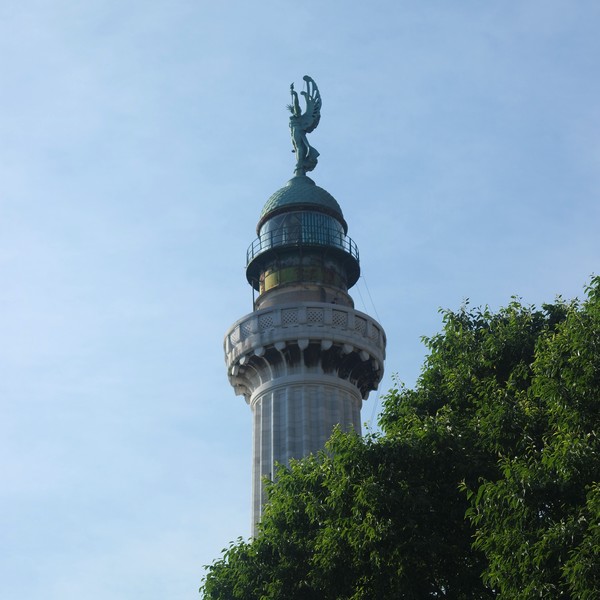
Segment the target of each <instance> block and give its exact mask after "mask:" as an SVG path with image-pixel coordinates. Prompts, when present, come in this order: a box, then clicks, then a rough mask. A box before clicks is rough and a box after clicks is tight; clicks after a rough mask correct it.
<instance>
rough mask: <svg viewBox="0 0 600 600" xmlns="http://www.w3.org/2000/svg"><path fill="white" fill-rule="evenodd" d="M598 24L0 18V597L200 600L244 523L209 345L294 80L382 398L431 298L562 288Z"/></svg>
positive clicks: (590, 5) (103, 10) (594, 105)
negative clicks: (352, 259) (312, 117)
mask: <svg viewBox="0 0 600 600" xmlns="http://www.w3.org/2000/svg"><path fill="white" fill-rule="evenodd" d="M599 28H600V5H598V3H597V2H595V1H577V0H575V1H572V0H570V1H554V0H539V1H533V0H524V1H519V2H517V1H510V0H509V1H502V2H500V1H496V2H494V1H492V2H476V1H462V0H458V1H456V2H434V1H425V2H424V1H419V2H417V1H414V0H413V1H401V0H394V1H392V0H373V1H371V2H369V3H366V2H364V3H357V2H347V1H345V2H342V1H341V0H338V1H331V2H315V1H313V0H307V1H305V2H298V3H289V2H281V1H275V0H270V1H266V2H258V3H249V2H241V1H239V0H236V1H230V2H227V1H224V2H221V3H215V2H207V1H203V0H196V1H195V2H192V1H187V2H184V1H181V0H172V1H170V2H166V1H156V0H148V1H146V2H116V1H112V0H103V1H102V2H100V1H98V0H88V1H86V2H74V1H65V0H56V1H54V2H44V1H41V0H40V1H37V2H36V1H32V0H22V1H20V2H14V1H12V0H7V1H5V2H4V3H2V5H0V82H1V83H0V341H1V343H0V411H1V412H0V469H1V470H0V472H1V473H2V486H1V487H0V548H1V550H0V552H1V555H0V597H2V598H3V599H6V600H23V599H27V600H37V599H41V598H44V600H71V599H76V598H77V599H78V598H82V597H85V598H88V599H90V600H96V599H98V600H100V599H102V600H106V599H107V598H110V599H111V600H125V599H131V598H145V599H146V600H162V599H164V598H169V600H183V599H185V598H196V597H198V594H197V588H198V585H199V583H200V580H201V577H202V573H203V569H202V566H203V565H204V564H207V563H210V562H211V561H212V560H213V559H214V558H216V557H218V556H219V554H220V552H221V549H222V548H224V547H225V546H226V545H227V544H228V542H229V541H230V540H233V539H235V538H237V537H238V536H243V537H246V536H248V535H249V531H250V523H249V520H250V443H251V418H250V417H251V415H250V410H249V408H248V407H247V406H246V405H245V403H244V401H243V399H242V398H240V397H235V396H234V393H233V390H232V388H231V387H230V386H229V383H228V381H227V377H226V373H225V365H224V360H223V350H222V340H223V336H224V334H225V332H226V330H227V329H228V327H229V326H230V325H231V324H232V323H233V322H234V321H236V320H237V319H238V318H240V317H241V316H243V315H244V314H246V313H247V312H249V311H250V310H251V302H252V295H251V290H250V288H249V286H248V285H247V283H246V281H245V275H244V266H245V265H244V261H245V251H246V248H247V246H248V245H249V244H250V243H251V242H252V240H253V239H254V237H255V226H256V222H257V220H258V216H259V214H260V210H261V208H262V206H263V204H264V203H265V202H266V200H267V199H268V197H269V196H270V195H271V193H273V192H274V191H275V190H276V189H278V188H279V187H281V186H282V185H283V184H284V183H285V182H286V181H287V180H288V179H289V177H290V176H291V175H292V171H293V166H294V161H293V155H292V154H291V152H290V149H291V143H290V139H289V131H288V124H287V119H288V115H287V113H286V111H285V105H286V104H287V103H288V102H289V84H290V83H291V82H292V81H295V82H296V84H297V86H300V84H301V82H302V76H303V75H305V74H309V75H311V76H312V77H313V78H314V79H315V80H316V82H317V84H318V85H319V88H320V90H321V94H322V97H323V110H322V119H321V123H320V125H319V128H318V129H317V130H316V131H315V132H313V134H311V143H312V144H313V145H314V146H316V147H317V148H318V150H319V152H320V153H321V156H320V159H319V165H318V167H317V169H316V170H315V171H314V172H313V173H312V176H313V179H314V180H315V181H316V182H317V184H318V185H320V186H322V187H324V188H325V189H327V190H328V191H329V192H330V193H331V194H333V196H335V198H336V199H337V200H338V202H339V203H340V205H341V206H342V209H343V211H344V215H345V217H346V220H347V221H348V224H349V234H350V236H351V237H352V238H353V239H354V240H355V241H356V242H357V243H358V245H359V248H360V252H361V264H362V273H363V277H362V278H361V279H360V280H359V282H358V284H357V286H356V287H355V288H354V290H353V291H352V292H351V293H352V295H353V297H354V299H355V301H356V306H357V308H358V309H359V310H364V311H366V312H368V313H370V314H372V315H374V316H376V318H378V319H379V320H380V321H381V323H382V324H383V326H384V327H385V329H386V331H387V336H388V359H387V363H386V376H385V378H384V381H383V383H382V386H381V390H382V392H385V390H387V389H389V388H390V387H391V385H392V380H391V376H392V374H393V373H397V374H398V377H399V378H400V379H401V380H403V381H405V382H406V383H407V384H408V385H412V384H413V383H414V381H415V379H416V377H417V376H418V373H419V370H420V366H421V364H422V362H423V358H424V355H425V351H424V348H423V345H422V343H421V341H420V337H421V336H422V335H431V334H433V333H435V332H437V331H438V330H439V329H440V323H441V321H440V315H439V314H438V309H439V308H440V307H448V308H457V307H459V306H460V305H461V303H462V302H463V301H464V300H465V299H466V298H469V299H470V302H471V304H473V305H482V304H488V305H490V306H491V307H493V308H497V307H499V306H502V305H505V304H506V303H508V302H509V301H510V297H511V296H512V295H519V296H521V297H522V298H523V300H524V301H525V302H528V303H534V304H538V305H539V304H541V303H543V302H546V301H552V300H553V299H554V297H555V295H557V294H562V295H563V296H564V297H566V298H571V297H575V296H579V297H581V296H582V290H583V287H584V285H585V284H586V283H587V282H588V281H589V277H590V276H591V274H592V273H594V272H596V273H597V272H598V264H599V258H600V243H599V240H598V223H599V220H600V219H599V217H600V208H599V203H598V196H599V191H600V169H599V167H600V135H599V134H600V103H599V102H598V98H599V97H600V79H599V77H598V73H600V64H599V63H600V38H599V36H598V29H599ZM379 403H380V400H379V397H378V395H377V394H372V395H371V398H370V399H369V401H368V402H367V403H366V404H365V407H364V409H363V420H364V421H365V422H372V420H373V417H374V415H376V413H377V410H378V407H379Z"/></svg>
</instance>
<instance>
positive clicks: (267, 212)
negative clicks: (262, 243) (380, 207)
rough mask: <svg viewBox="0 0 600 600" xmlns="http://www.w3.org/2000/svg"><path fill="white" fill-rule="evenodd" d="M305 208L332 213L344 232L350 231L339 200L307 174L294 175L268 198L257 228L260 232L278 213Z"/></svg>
mask: <svg viewBox="0 0 600 600" xmlns="http://www.w3.org/2000/svg"><path fill="white" fill-rule="evenodd" d="M303 209H305V210H316V211H318V212H324V213H326V214H328V215H331V216H332V217H334V218H335V219H337V220H338V221H339V222H340V223H341V224H342V226H343V227H344V232H347V231H348V225H347V224H346V221H345V220H344V215H343V213H342V209H341V208H340V205H339V204H338V203H337V200H336V199H335V198H334V197H333V196H332V195H331V194H330V193H329V192H327V191H326V190H324V189H323V188H320V187H319V186H318V185H316V184H315V182H314V181H313V180H312V179H311V178H310V177H307V176H306V175H298V176H296V177H293V178H292V179H290V180H289V181H288V182H287V183H286V184H285V185H284V186H283V187H282V188H281V189H279V190H277V191H276V192H275V193H274V194H273V195H272V196H271V197H270V198H269V199H268V200H267V202H266V204H265V205H264V207H263V209H262V212H261V213H260V219H259V221H258V225H257V226H256V230H257V232H258V231H259V230H260V228H261V226H262V225H263V223H264V222H265V221H267V220H268V219H269V218H271V217H274V216H275V215H277V214H280V213H282V212H287V211H288V210H303Z"/></svg>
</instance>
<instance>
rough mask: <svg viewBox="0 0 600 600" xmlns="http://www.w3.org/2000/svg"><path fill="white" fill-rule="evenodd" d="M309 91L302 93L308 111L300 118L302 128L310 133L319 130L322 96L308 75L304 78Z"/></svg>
mask: <svg viewBox="0 0 600 600" xmlns="http://www.w3.org/2000/svg"><path fill="white" fill-rule="evenodd" d="M304 80H305V81H306V83H307V88H308V90H307V91H306V92H301V94H302V95H303V96H304V99H305V100H306V111H305V113H304V114H303V115H302V116H301V117H300V127H302V129H303V130H304V131H305V132H306V133H310V132H311V131H314V130H315V129H316V128H317V125H318V124H319V121H320V120H321V94H320V92H319V88H318V87H317V84H316V83H315V82H314V81H313V80H312V79H311V78H310V77H308V75H306V76H305V77H304Z"/></svg>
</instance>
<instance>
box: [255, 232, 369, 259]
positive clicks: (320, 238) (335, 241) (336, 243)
mask: <svg viewBox="0 0 600 600" xmlns="http://www.w3.org/2000/svg"><path fill="white" fill-rule="evenodd" d="M284 246H323V247H330V248H338V249H340V250H343V251H344V252H346V253H348V254H350V256H352V257H353V258H355V259H356V261H357V262H359V258H358V246H357V245H356V243H355V242H354V241H353V240H352V239H351V238H349V237H348V236H346V235H344V233H343V232H342V231H340V230H337V229H333V228H329V227H318V226H308V227H307V226H306V225H304V226H303V227H300V226H298V227H282V228H281V229H276V230H274V231H268V232H267V233H263V234H262V235H261V236H260V237H258V238H256V239H255V240H254V241H253V242H252V243H251V244H250V246H249V248H248V250H247V252H246V265H248V264H250V262H251V261H252V260H254V259H255V258H256V257H257V256H258V255H259V254H262V253H263V252H266V251H267V250H270V249H271V248H280V247H284Z"/></svg>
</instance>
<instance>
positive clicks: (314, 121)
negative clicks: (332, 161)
mask: <svg viewBox="0 0 600 600" xmlns="http://www.w3.org/2000/svg"><path fill="white" fill-rule="evenodd" d="M303 79H304V81H305V82H306V90H305V91H302V92H300V95H301V96H304V100H305V102H306V110H305V111H304V113H302V111H301V109H300V100H299V98H298V92H296V91H295V90H294V84H293V83H292V85H290V93H291V95H292V103H291V104H288V107H287V108H288V110H289V111H290V112H291V113H292V116H291V117H290V133H291V136H292V144H293V146H294V149H293V152H295V153H296V168H295V169H294V175H296V176H297V175H306V172H307V171H312V170H313V169H314V168H315V167H316V166H317V158H318V156H319V153H318V152H317V149H316V148H314V147H313V146H311V145H310V144H309V143H308V139H307V137H306V134H307V133H310V132H311V131H314V130H315V129H316V127H317V125H318V124H319V121H320V119H321V94H320V93H319V88H318V87H317V84H316V83H315V82H314V80H313V79H312V78H311V77H309V76H308V75H305V76H304V77H303Z"/></svg>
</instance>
